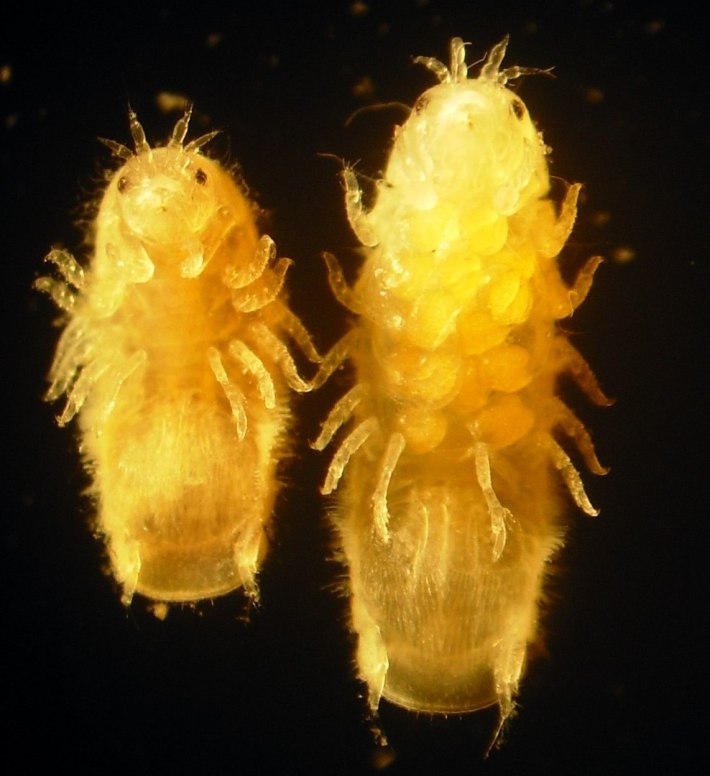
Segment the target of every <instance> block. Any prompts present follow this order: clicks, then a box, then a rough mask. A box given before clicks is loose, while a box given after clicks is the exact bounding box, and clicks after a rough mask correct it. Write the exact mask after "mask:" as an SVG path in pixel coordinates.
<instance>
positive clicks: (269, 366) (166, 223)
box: [35, 108, 318, 602]
mask: <svg viewBox="0 0 710 776" xmlns="http://www.w3.org/2000/svg"><path fill="white" fill-rule="evenodd" d="M190 116H191V108H189V109H188V110H187V111H186V112H185V114H184V116H183V117H182V118H181V119H180V120H179V121H178V122H177V123H176V125H175V128H174V129H173V131H172V134H171V136H170V139H169V140H168V142H167V144H166V145H165V146H163V147H154V148H151V147H150V145H149V144H148V142H147V141H146V138H145V134H144V131H143V128H142V127H141V125H140V124H139V122H138V119H137V118H136V115H135V113H133V111H130V113H129V118H130V129H131V135H132V138H133V142H134V144H135V152H132V151H130V150H129V149H128V148H126V147H125V146H123V145H121V144H119V143H116V142H113V141H104V142H105V143H106V144H107V145H108V146H109V148H111V150H112V151H113V152H114V154H115V155H116V156H117V157H118V158H119V159H120V160H121V162H122V166H121V167H120V168H119V169H118V171H117V172H115V173H114V174H113V175H112V176H111V178H110V181H109V183H108V186H107V187H106V190H105V192H104V194H103V198H102V200H101V204H100V206H99V209H98V214H97V216H96V220H95V223H94V224H93V229H92V242H93V257H92V258H91V261H90V264H89V266H88V267H86V268H82V266H81V264H80V263H78V262H77V261H76V260H75V259H74V257H73V256H72V255H71V254H70V253H68V252H67V251H65V250H61V249H54V250H52V251H51V252H50V254H49V255H48V257H47V259H48V260H49V261H50V262H51V263H52V264H53V265H54V266H55V268H56V269H57V270H58V272H59V274H60V275H61V278H62V279H61V280H57V279H54V278H51V277H42V278H39V279H38V280H37V281H36V284H35V285H36V287H37V288H39V289H40V290H42V291H46V292H47V293H49V294H50V295H51V296H52V298H53V299H54V301H55V302H56V303H57V305H58V306H59V307H60V308H61V309H62V310H63V311H64V312H65V317H66V326H65V328H64V331H63V333H62V335H61V338H60V340H59V344H58V347H57V351H56V355H55V358H54V363H53V364H52V368H51V372H50V376H49V380H50V387H49V390H48V392H47V399H48V400H50V401H53V400H55V399H58V398H59V397H61V396H62V395H64V394H65V395H66V397H67V398H66V405H65V407H64V410H63V412H62V413H61V415H60V416H59V423H60V425H64V424H66V423H68V422H69V421H70V420H71V419H72V418H73V417H74V416H75V415H77V414H78V416H79V426H80V429H81V453H82V456H83V459H84V463H85V465H86V469H87V471H88V472H89V473H90V475H91V477H92V479H93V484H92V486H91V488H90V494H91V496H92V498H93V499H94V500H95V502H96V504H97V510H98V519H97V527H98V530H99V532H100V533H101V534H103V535H104V536H105V538H106V541H107V545H108V551H109V555H110V559H111V565H112V568H113V572H114V574H115V577H116V579H117V580H118V582H119V583H120V584H121V585H122V587H123V593H124V599H125V600H126V601H130V599H131V597H132V595H133V594H134V592H139V593H141V594H143V595H145V596H147V597H149V598H152V599H155V600H157V601H166V602H167V601H194V600H198V599H202V598H208V597H213V596H218V595H221V594H223V593H227V592H229V591H231V590H234V589H235V588H238V587H243V588H244V590H245V591H246V592H247V593H248V594H249V595H252V596H253V595H255V594H256V592H257V586H256V574H257V571H258V569H259V564H260V561H261V559H262V556H263V555H264V552H265V550H266V547H267V536H266V528H267V525H268V523H269V520H270V516H271V512H272V509H273V506H274V499H275V496H276V493H277V491H278V488H279V482H278V478H277V476H276V467H277V464H278V462H279V460H280V459H281V458H282V457H283V456H284V454H285V452H286V450H287V448H288V445H289V439H288V434H289V430H290V428H291V425H292V415H291V411H290V409H289V401H288V392H289V388H291V389H294V390H296V391H304V390H307V385H306V384H305V383H304V382H303V381H302V380H301V378H300V377H299V375H298V372H297V369H296V367H295V364H294V361H293V359H292V357H291V356H290V354H289V351H288V350H287V348H286V346H285V344H284V338H285V337H289V338H290V339H291V340H293V341H295V343H296V344H297V345H298V346H300V347H301V349H302V350H303V351H304V353H305V354H306V356H307V357H308V358H309V359H311V360H313V361H317V360H318V354H317V353H316V351H315V349H314V347H313V345H312V343H311V340H310V337H309V335H308V333H307V332H306V330H305V328H304V327H303V325H302V324H301V322H300V320H299V319H298V318H297V317H296V316H295V315H294V314H293V313H292V312H291V311H290V309H289V307H288V305H287V303H286V300H285V297H284V293H283V284H284V277H285V274H286V271H287V269H288V267H289V265H290V264H291V261H290V260H289V259H285V258H281V259H278V260H276V251H275V246H274V243H273V241H272V240H271V238H270V237H268V236H267V235H262V236H260V235H259V232H258V230H257V226H256V222H255V217H256V216H257V215H258V212H257V210H256V208H255V206H254V205H253V204H252V203H251V202H250V201H249V199H248V198H247V195H246V192H245V189H244V187H243V186H242V185H240V184H239V183H237V182H236V181H235V180H234V178H233V177H232V176H231V175H230V174H229V173H228V172H227V171H226V170H225V169H224V168H223V167H222V166H221V165H220V164H219V163H218V162H217V161H215V160H214V159H210V158H208V157H206V156H205V155H204V154H203V153H202V152H201V149H202V147H203V146H204V145H205V144H206V143H207V142H208V141H209V140H211V139H212V137H213V136H214V135H215V134H216V133H215V132H211V133H209V134H207V135H204V136H202V137H200V138H198V139H196V140H192V141H191V142H189V143H187V144H186V145H184V144H183V141H184V139H185V136H186V134H187V131H188V124H189V121H190Z"/></svg>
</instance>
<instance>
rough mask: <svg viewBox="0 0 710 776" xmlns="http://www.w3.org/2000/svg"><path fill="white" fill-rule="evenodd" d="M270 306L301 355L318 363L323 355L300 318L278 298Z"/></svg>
mask: <svg viewBox="0 0 710 776" xmlns="http://www.w3.org/2000/svg"><path fill="white" fill-rule="evenodd" d="M272 307H273V308H274V312H275V313H276V317H277V319H278V322H279V326H280V328H281V329H283V330H284V331H285V332H286V334H288V336H289V337H290V338H291V339H292V340H293V341H294V342H295V343H296V345H298V347H299V348H300V349H301V352H302V353H303V355H304V356H305V357H306V358H307V359H308V360H309V361H311V362H312V363H314V364H320V362H321V361H322V360H323V356H321V354H320V353H319V352H318V351H317V350H316V346H315V345H314V344H313V340H312V339H311V335H310V334H309V333H308V329H306V327H305V326H304V325H303V323H302V321H301V319H300V318H299V317H298V316H297V315H296V314H295V313H293V312H291V310H290V309H289V307H288V305H285V304H284V303H283V302H281V301H280V300H279V299H276V300H274V302H273V304H272Z"/></svg>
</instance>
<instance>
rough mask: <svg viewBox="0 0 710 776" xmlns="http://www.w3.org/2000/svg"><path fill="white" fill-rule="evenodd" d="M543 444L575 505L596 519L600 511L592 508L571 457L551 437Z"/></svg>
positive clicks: (545, 438) (546, 438) (545, 439)
mask: <svg viewBox="0 0 710 776" xmlns="http://www.w3.org/2000/svg"><path fill="white" fill-rule="evenodd" d="M543 444H544V445H545V447H547V449H548V451H549V453H550V457H551V458H552V462H553V464H554V466H555V468H556V469H557V470H558V471H559V472H560V474H561V475H562V479H563V480H564V483H565V485H566V486H567V490H569V492H570V493H571V495H572V498H573V499H574V502H575V504H577V506H578V507H579V508H580V509H581V510H582V511H583V512H585V513H586V514H588V515H589V516H590V517H596V516H597V515H598V514H599V510H598V509H595V508H594V506H592V503H591V501H590V500H589V496H587V492H586V491H585V490H584V484H583V483H582V478H581V477H580V476H579V472H578V471H577V469H576V468H575V466H574V464H573V463H572V461H571V460H570V457H569V456H568V455H567V453H566V452H565V451H564V450H563V449H562V448H561V447H560V446H559V445H558V444H557V442H555V440H554V439H553V438H552V437H551V436H549V435H545V437H544V438H543Z"/></svg>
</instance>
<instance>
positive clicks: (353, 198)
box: [343, 167, 379, 248]
mask: <svg viewBox="0 0 710 776" xmlns="http://www.w3.org/2000/svg"><path fill="white" fill-rule="evenodd" d="M343 183H344V184H345V211H346V213H347V215H348V221H349V222H350V226H351V227H352V230H353V232H355V235H356V236H357V238H358V240H360V242H361V243H362V244H363V245H366V246H367V247H368V248H372V247H373V246H375V245H377V243H378V242H379V240H378V239H377V236H376V235H375V231H374V229H373V227H372V224H371V223H370V219H369V217H368V214H367V213H366V212H365V207H364V205H363V204H362V189H361V188H360V184H359V183H358V182H357V177H356V176H355V173H354V172H353V170H352V169H351V168H349V167H346V168H345V169H344V170H343Z"/></svg>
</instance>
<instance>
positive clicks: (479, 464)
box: [473, 442, 513, 561]
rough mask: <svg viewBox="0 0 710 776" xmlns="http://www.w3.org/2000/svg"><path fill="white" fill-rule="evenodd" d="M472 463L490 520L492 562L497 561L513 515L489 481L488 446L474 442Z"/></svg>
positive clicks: (503, 547) (503, 546)
mask: <svg viewBox="0 0 710 776" xmlns="http://www.w3.org/2000/svg"><path fill="white" fill-rule="evenodd" d="M473 454H474V463H475V466H476V479H477V480H478V485H479V486H480V488H481V491H482V492H483V498H484V499H485V501H486V506H487V507H488V514H489V516H490V518H491V533H492V534H493V560H494V561H495V560H498V558H500V556H501V554H502V553H503V550H504V549H505V543H506V540H507V535H508V531H507V527H506V525H507V524H508V523H509V522H512V520H513V515H512V514H511V512H510V510H509V509H506V508H505V507H504V506H503V505H502V504H501V503H500V501H499V500H498V496H496V493H495V491H494V490H493V483H492V481H491V462H490V457H489V455H488V445H486V444H484V443H483V442H476V443H475V444H474V446H473Z"/></svg>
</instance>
